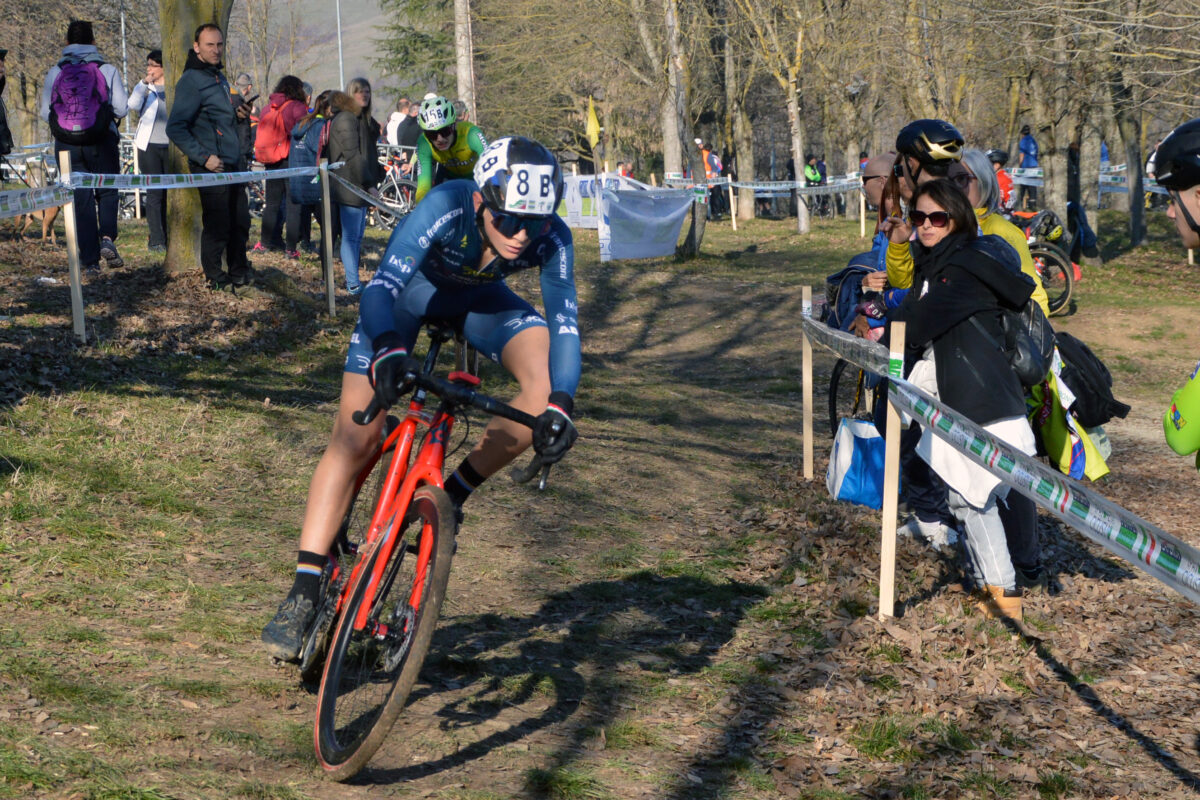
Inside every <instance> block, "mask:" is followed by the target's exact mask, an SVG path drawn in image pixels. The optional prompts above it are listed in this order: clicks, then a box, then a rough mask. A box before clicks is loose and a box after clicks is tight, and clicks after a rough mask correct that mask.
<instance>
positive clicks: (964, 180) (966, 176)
mask: <svg viewBox="0 0 1200 800" xmlns="http://www.w3.org/2000/svg"><path fill="white" fill-rule="evenodd" d="M950 180H952V181H954V185H955V186H957V187H958V188H960V189H962V190H963V191H964V192H965V191H967V190H968V189H970V188H971V181H975V180H979V179H978V178H976V177H975V176H974V175H972V174H970V173H968V172H960V173H959V174H957V175H952V176H951V177H950Z"/></svg>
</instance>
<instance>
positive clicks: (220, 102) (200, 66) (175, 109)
mask: <svg viewBox="0 0 1200 800" xmlns="http://www.w3.org/2000/svg"><path fill="white" fill-rule="evenodd" d="M167 136H168V137H169V138H170V140H171V142H172V143H173V144H174V145H175V146H176V147H178V148H179V149H180V151H182V152H183V154H184V155H185V156H187V159H188V161H189V162H191V164H192V171H193V172H196V171H199V170H198V169H197V168H198V167H203V165H204V162H205V161H207V160H208V157H209V156H211V155H216V156H217V157H218V158H220V159H221V163H222V164H224V165H225V169H226V170H227V171H235V170H242V169H245V168H246V159H245V154H244V152H243V151H242V145H241V141H240V138H239V136H238V120H237V115H236V114H234V111H233V103H232V101H231V99H230V96H229V82H228V81H227V80H225V75H224V73H222V72H221V65H220V64H206V63H204V62H203V61H201V60H200V58H199V57H198V56H197V55H196V52H195V51H194V50H189V51H188V54H187V64H186V65H185V66H184V69H183V75H182V76H181V77H180V78H179V83H177V84H175V94H174V102H173V105H172V106H171V116H170V118H169V119H168V120H167Z"/></svg>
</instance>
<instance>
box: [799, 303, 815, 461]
mask: <svg viewBox="0 0 1200 800" xmlns="http://www.w3.org/2000/svg"><path fill="white" fill-rule="evenodd" d="M800 313H801V314H803V315H804V316H806V317H811V316H812V287H811V286H804V287H803V288H801V290H800ZM801 330H803V328H801ZM802 338H803V339H804V341H803V343H802V344H801V346H800V347H801V350H800V352H801V354H802V355H801V361H800V363H801V367H800V369H801V373H802V374H803V386H804V389H803V394H802V400H803V406H804V415H803V416H804V423H803V424H804V428H803V430H804V480H806V481H811V480H812V479H813V374H812V368H813V349H812V341H810V340H809V338H808V336H807V335H804V336H803V337H802Z"/></svg>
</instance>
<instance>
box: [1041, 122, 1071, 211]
mask: <svg viewBox="0 0 1200 800" xmlns="http://www.w3.org/2000/svg"><path fill="white" fill-rule="evenodd" d="M1075 123H1076V118H1075V117H1074V116H1073V115H1071V114H1067V115H1065V116H1062V117H1061V118H1060V119H1059V120H1058V121H1057V122H1055V123H1054V124H1053V125H1051V126H1050V127H1048V128H1047V129H1046V132H1045V133H1044V134H1043V143H1042V148H1041V151H1042V152H1041V155H1042V156H1044V157H1043V158H1039V164H1040V165H1041V167H1042V173H1043V179H1042V197H1041V198H1039V199H1040V200H1041V207H1042V208H1048V209H1050V210H1052V211H1053V212H1054V213H1055V214H1058V218H1059V219H1061V220H1063V222H1066V219H1067V145H1068V143H1069V142H1070V140H1071V137H1072V136H1074V132H1075V129H1076V127H1077V126H1076V124H1075Z"/></svg>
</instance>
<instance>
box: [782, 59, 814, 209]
mask: <svg viewBox="0 0 1200 800" xmlns="http://www.w3.org/2000/svg"><path fill="white" fill-rule="evenodd" d="M788 84H789V91H788V93H787V110H788V126H789V127H790V129H791V134H792V164H794V165H795V169H794V170H793V175H794V177H795V180H796V182H797V183H800V182H801V181H800V177H801V176H802V175H803V174H804V121H803V120H801V119H800V92H799V87H797V85H796V77H795V75H790V76H788ZM809 230H811V225H810V224H809V221H808V206H806V205H805V204H804V201H803V200H802V199H801V198H800V196H799V195H798V194H797V195H796V231H797V233H808V232H809Z"/></svg>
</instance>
